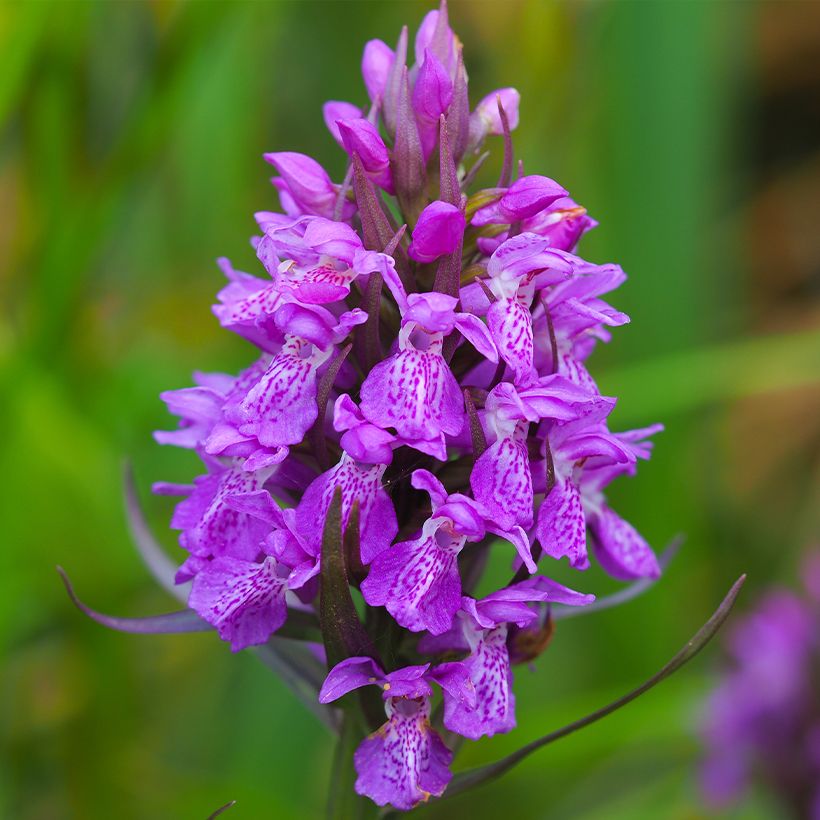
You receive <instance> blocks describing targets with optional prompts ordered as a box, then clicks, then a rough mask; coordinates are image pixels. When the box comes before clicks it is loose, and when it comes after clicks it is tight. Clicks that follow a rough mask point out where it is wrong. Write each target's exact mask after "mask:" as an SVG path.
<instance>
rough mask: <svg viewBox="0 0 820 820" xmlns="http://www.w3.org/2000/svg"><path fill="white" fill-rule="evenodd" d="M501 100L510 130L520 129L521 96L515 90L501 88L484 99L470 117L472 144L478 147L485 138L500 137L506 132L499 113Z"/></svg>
mask: <svg viewBox="0 0 820 820" xmlns="http://www.w3.org/2000/svg"><path fill="white" fill-rule="evenodd" d="M499 100H500V101H501V105H502V107H503V108H504V113H505V114H506V115H507V121H508V122H509V125H510V130H511V131H514V130H515V129H516V128H517V127H518V106H519V103H520V102H521V95H520V94H519V93H518V91H516V90H515V89H514V88H499V89H498V90H496V91H491V92H490V93H489V94H488V95H487V96H486V97H484V99H483V100H481V102H480V103H479V104H478V105H477V106H476V107H475V111H473V113H472V115H471V116H470V142H471V144H473V145H478V144H479V143H480V142H481V141H482V140H483V139H484V137H485V136H490V135H492V136H500V135H501V134H502V133H503V132H504V129H503V126H502V125H501V115H500V114H499V112H498V102H499Z"/></svg>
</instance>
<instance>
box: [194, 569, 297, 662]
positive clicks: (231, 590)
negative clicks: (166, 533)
mask: <svg viewBox="0 0 820 820" xmlns="http://www.w3.org/2000/svg"><path fill="white" fill-rule="evenodd" d="M289 574H290V570H289V568H287V567H282V565H281V564H279V563H278V562H277V561H276V560H275V559H274V558H272V557H270V556H266V557H265V558H264V559H263V560H262V561H261V562H257V561H248V560H244V559H242V558H233V557H231V556H228V555H223V556H220V557H219V558H214V559H213V560H212V561H209V562H208V563H207V564H205V566H204V567H203V568H202V569H201V570H200V571H199V572H198V573H197V574H196V576H195V577H194V579H193V583H192V585H191V593H190V595H189V597H188V606H189V607H190V608H191V609H193V610H194V612H196V613H197V614H198V615H199V616H200V617H201V618H203V620H205V621H207V622H208V623H209V624H212V625H213V626H215V627H216V630H217V632H218V633H219V637H220V638H222V640H223V641H228V642H229V643H230V645H231V651H232V652H238V651H239V650H241V649H245V648H246V647H248V646H256V645H258V644H263V643H266V642H267V640H268V639H269V638H270V636H271V635H272V634H273V633H274V632H276V631H277V630H278V629H279V628H280V627H281V626H282V624H283V623H284V622H285V620H286V618H287V603H286V602H285V594H286V592H287V589H288V583H287V577H288V575H289Z"/></svg>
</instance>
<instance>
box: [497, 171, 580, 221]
mask: <svg viewBox="0 0 820 820" xmlns="http://www.w3.org/2000/svg"><path fill="white" fill-rule="evenodd" d="M566 195H567V191H566V190H565V189H564V188H562V187H561V186H560V185H559V184H558V183H557V182H556V181H555V180H553V179H550V178H549V177H543V176H538V175H532V176H526V177H521V179H519V180H516V181H515V182H514V183H513V184H512V185H511V186H510V188H509V190H508V191H507V193H506V194H504V196H503V197H501V202H500V207H501V211H502V213H503V214H504V215H505V216H506V217H507V218H508V219H509V220H510V221H514V220H520V219H526V218H527V217H530V216H534V215H535V214H537V213H538V212H539V211H541V210H543V209H544V208H546V207H547V206H548V205H550V204H551V203H553V202H555V200H556V199H560V198H561V197H564V196H566Z"/></svg>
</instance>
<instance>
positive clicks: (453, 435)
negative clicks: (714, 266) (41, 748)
mask: <svg viewBox="0 0 820 820" xmlns="http://www.w3.org/2000/svg"><path fill="white" fill-rule="evenodd" d="M408 50H409V51H410V55H409V59H408ZM361 65H362V76H363V80H364V88H365V89H366V92H367V96H368V97H369V100H370V105H369V106H368V107H367V108H362V107H359V106H357V105H354V104H353V103H349V102H342V101H338V100H334V101H330V102H328V103H326V104H325V106H324V107H323V110H322V118H323V119H324V122H325V124H326V126H327V128H328V130H329V132H330V134H331V136H332V137H333V139H334V140H335V142H336V143H337V144H338V146H339V148H340V150H341V151H342V152H343V154H342V155H341V156H340V157H339V159H340V163H341V162H345V163H346V164H347V168H348V170H347V173H346V175H345V177H344V181H343V182H342V183H341V184H336V183H334V182H333V181H332V179H331V178H330V176H329V175H328V173H327V172H326V171H325V170H324V168H323V167H322V166H321V165H320V164H319V163H318V162H316V161H315V160H314V159H312V158H311V157H309V156H306V155H305V154H302V153H297V152H275V153H269V154H265V157H264V158H265V160H266V161H267V162H269V163H270V164H271V165H273V166H274V167H275V168H276V172H277V176H276V177H275V178H274V180H273V184H274V186H275V187H276V190H277V191H278V194H279V200H280V205H281V207H280V209H279V211H267V210H263V211H259V212H257V213H256V214H255V218H256V222H257V224H258V235H257V236H255V237H253V238H252V239H251V244H252V247H253V248H254V250H255V253H256V257H257V260H258V262H259V264H260V265H261V268H262V271H261V272H260V274H259V275H258V276H257V275H254V274H252V273H246V272H244V271H240V270H236V269H235V268H234V267H233V266H232V265H231V263H230V262H228V261H227V260H226V259H220V260H219V266H220V267H221V269H222V271H223V273H224V275H225V277H226V279H227V282H226V283H225V285H224V287H222V289H221V290H220V291H219V293H218V296H217V304H216V305H214V307H213V312H214V314H215V316H216V318H217V319H218V321H219V323H220V325H221V326H222V327H224V328H225V329H226V330H229V331H231V333H234V334H236V335H238V336H239V337H241V338H242V339H243V340H245V341H247V342H249V343H250V346H249V355H248V359H247V365H246V366H245V367H244V368H243V369H242V370H240V372H239V373H238V374H237V375H228V374H222V373H197V374H195V376H194V385H193V386H192V387H185V388H182V389H179V390H172V391H167V392H165V393H163V394H162V399H163V401H165V403H166V405H167V407H168V410H169V411H170V412H171V413H172V414H173V415H174V416H176V417H177V418H178V420H179V423H178V426H177V429H175V430H171V431H160V432H157V433H156V434H155V437H156V440H157V441H158V442H159V443H161V444H169V445H173V446H178V447H182V448H185V449H188V450H191V451H192V452H193V453H195V454H196V455H197V456H198V457H199V458H200V459H201V460H202V462H203V463H204V465H205V471H206V472H205V474H204V475H200V476H199V477H197V478H195V479H194V480H193V482H192V483H191V484H186V485H172V484H162V483H160V484H157V485H155V489H156V491H157V492H160V493H167V494H174V495H180V496H183V499H182V500H181V501H180V502H179V503H178V505H177V507H176V510H175V512H174V516H173V519H172V522H171V525H172V527H174V528H175V529H177V530H179V531H180V536H179V543H180V546H181V547H182V548H183V550H184V561H183V563H182V564H181V566H179V568H178V569H177V570H176V573H175V566H174V565H172V566H171V567H170V568H168V567H167V564H168V562H169V559H168V557H167V556H165V554H164V553H163V552H162V549H161V548H160V547H159V546H158V545H156V544H153V543H151V541H150V538H149V537H148V536H147V530H146V528H145V525H144V523H142V522H140V523H139V527H138V529H139V533H140V544H141V546H142V549H143V552H144V553H145V554H147V555H149V556H150V559H149V564H150V565H151V567H152V569H153V571H155V572H156V573H157V575H158V576H159V577H161V578H162V580H163V583H164V584H165V585H166V586H167V587H168V588H170V589H172V590H174V592H175V594H178V596H179V598H180V599H181V600H187V604H188V609H187V610H185V611H184V612H182V613H171V614H169V615H163V616H158V617H157V618H154V619H147V620H148V621H150V622H149V623H142V620H140V619H137V620H140V623H139V624H134V623H132V621H133V620H134V619H130V620H129V619H118V618H114V617H109V616H103V615H101V614H100V613H93V610H90V609H87V611H88V612H91V613H93V617H96V618H97V619H98V620H100V621H101V622H103V623H108V624H109V625H115V626H116V625H118V624H119V625H120V626H121V625H122V624H123V623H125V622H126V621H128V623H127V624H126V627H127V628H128V629H129V630H130V631H152V632H158V631H162V630H167V629H169V628H170V629H172V630H173V631H177V632H178V631H182V630H183V629H186V628H187V629H195V630H197V631H205V630H215V631H216V633H217V634H218V635H219V636H220V637H221V638H222V639H223V640H225V641H226V642H228V643H229V644H230V647H231V649H232V650H234V651H238V650H241V649H243V648H245V647H258V650H257V651H258V653H259V654H260V655H261V656H262V657H267V658H268V659H273V660H272V663H274V665H275V666H276V668H277V669H280V670H284V673H285V677H286V679H287V680H288V681H289V682H290V683H291V684H292V686H293V688H294V690H295V691H296V692H297V694H298V695H299V696H300V697H302V698H303V700H305V702H306V703H307V704H308V705H309V706H310V707H311V708H312V709H314V710H315V711H317V712H318V714H319V715H320V716H322V717H323V719H324V720H326V722H328V723H329V724H330V725H331V727H332V728H334V729H337V728H339V723H340V722H341V723H342V728H343V731H342V736H343V737H344V738H345V742H347V740H348V739H349V738H350V737H351V732H356V731H361V733H362V735H363V734H364V729H363V728H362V727H363V726H364V725H365V724H369V725H370V728H371V729H372V728H374V727H375V726H377V725H378V723H379V721H380V720H381V717H380V714H379V715H374V714H373V708H372V706H373V704H372V699H369V698H368V697H367V693H360V694H361V695H362V697H361V698H359V699H357V700H356V701H355V703H353V702H351V705H350V708H349V709H348V708H345V709H344V710H330V709H325V708H324V707H323V706H322V707H320V706H319V704H317V703H316V700H317V698H316V694H318V695H319V698H318V699H319V701H320V702H321V704H326V703H330V702H331V701H334V700H336V699H337V698H339V697H341V696H343V695H344V694H346V693H348V692H350V691H352V690H353V689H358V688H359V687H362V686H365V685H367V684H374V685H378V686H379V687H380V688H381V692H382V697H383V700H384V708H385V711H386V714H387V722H386V723H384V725H383V726H381V728H379V729H378V730H377V731H376V732H374V733H373V734H371V735H370V736H369V737H366V738H365V739H364V740H363V742H362V743H361V745H360V746H359V748H358V751H357V752H356V753H355V761H354V762H355V768H356V771H357V780H356V784H355V788H356V791H358V793H359V794H361V795H365V796H367V797H369V798H370V799H372V800H373V801H375V802H376V803H378V804H379V805H387V804H390V805H392V806H394V807H395V808H397V809H401V810H408V809H411V808H413V807H414V806H416V805H417V804H418V803H420V802H422V801H424V800H427V799H428V798H429V797H432V796H439V795H441V794H443V792H444V790H445V788H446V787H447V785H448V783H449V782H450V780H451V774H450V770H449V766H450V762H451V760H452V757H453V754H452V752H451V751H450V750H449V749H448V748H447V746H446V745H445V744H444V741H443V740H442V737H441V736H440V735H439V734H438V731H437V730H441V729H442V727H444V728H446V729H447V730H449V732H451V733H454V734H456V735H460V736H462V737H467V738H471V739H475V738H478V737H482V736H485V735H492V734H495V733H498V732H506V731H508V730H509V729H511V728H512V727H513V726H514V725H515V698H514V694H513V690H512V683H513V679H512V673H511V664H512V663H515V662H516V661H519V660H524V659H526V660H532V659H533V658H534V657H536V656H537V655H538V654H540V652H541V651H543V649H544V648H545V646H546V643H547V642H548V639H549V635H550V629H551V624H552V616H551V615H550V614H549V613H550V610H549V606H550V605H551V604H553V603H556V604H564V605H569V606H583V605H585V604H588V603H590V601H592V600H593V596H592V595H585V594H582V593H580V592H575V591H573V590H571V589H569V588H567V587H564V586H561V585H560V584H557V583H555V582H554V581H551V580H549V579H548V578H546V577H542V576H537V577H528V576H534V573H535V572H536V570H537V562H538V561H540V562H541V564H542V566H543V565H544V564H546V563H548V562H549V561H551V560H557V559H561V558H567V559H568V561H569V564H570V565H571V567H573V568H575V569H579V570H580V569H584V568H586V567H587V566H588V565H589V553H590V552H592V553H593V554H594V555H595V557H596V558H597V560H598V562H599V563H600V564H601V565H602V566H603V568H604V569H605V570H606V571H607V572H608V573H609V574H610V575H612V576H614V577H615V578H618V579H622V580H632V579H649V578H654V577H655V576H657V574H658V572H659V567H658V563H657V561H656V559H655V556H654V554H653V552H652V550H651V549H650V547H649V545H648V544H647V543H646V541H645V540H644V539H643V538H642V537H641V536H640V535H639V534H638V532H637V530H635V529H634V528H633V527H632V525H631V524H629V523H627V522H626V521H624V520H623V519H621V518H620V517H619V516H618V515H617V513H615V512H614V511H613V510H612V508H611V507H610V506H609V504H608V503H607V500H606V497H605V491H606V490H607V488H608V486H609V484H610V483H611V482H612V481H613V480H614V479H616V478H617V477H619V476H622V475H630V474H632V473H633V472H634V471H635V469H636V465H637V463H638V461H639V460H643V459H646V458H648V457H649V455H650V451H651V442H650V441H649V440H648V438H649V436H651V435H652V434H653V433H654V432H656V431H657V430H659V429H660V427H659V426H657V425H656V426H653V427H646V428H643V429H639V430H633V431H629V432H626V433H619V434H614V433H611V432H610V431H609V429H608V427H607V424H606V421H607V417H608V414H609V412H610V411H611V409H612V407H613V406H614V403H615V399H610V398H607V397H603V396H601V395H600V391H599V390H598V387H597V385H596V383H595V381H594V379H593V377H592V376H591V375H590V372H589V371H588V369H587V366H588V362H589V360H590V356H591V354H592V352H593V351H594V349H595V347H596V345H597V343H598V342H599V341H608V339H609V338H610V334H611V333H612V331H613V330H614V328H617V327H619V326H620V325H623V324H625V323H626V322H627V321H629V320H628V317H627V316H626V315H625V314H624V313H621V312H620V311H618V310H617V309H615V308H614V307H612V306H611V305H610V304H608V303H607V302H606V301H604V299H603V297H604V296H605V295H606V294H608V293H609V292H610V291H612V290H614V289H615V288H617V287H618V286H619V285H620V284H621V283H622V282H623V280H624V279H625V274H624V272H623V271H622V270H621V268H620V267H618V266H617V265H613V264H607V265H596V264H592V263H590V262H587V261H585V260H584V259H582V258H581V257H579V256H577V255H575V251H576V245H577V244H578V242H579V240H580V239H581V237H582V236H583V234H584V233H585V232H586V231H588V230H589V229H590V228H592V227H594V225H595V223H594V221H593V220H592V219H590V218H589V217H588V216H587V214H586V210H585V209H584V208H583V207H582V206H580V205H578V204H577V203H576V202H575V201H574V200H573V199H571V198H570V196H569V194H568V192H567V191H566V190H565V189H564V188H563V187H562V186H561V185H560V184H559V183H557V182H555V181H554V180H553V179H551V178H550V177H548V176H543V175H540V174H528V175H523V172H522V171H520V170H519V173H518V175H517V178H515V179H514V165H515V163H514V161H513V148H512V136H511V131H512V130H513V129H515V128H516V127H517V125H518V122H519V106H520V98H519V94H518V92H517V91H516V90H515V89H513V88H509V87H506V88H501V89H499V90H498V91H494V92H492V93H490V94H487V95H486V96H484V97H483V99H481V101H480V102H479V103H478V105H476V106H475V107H474V108H471V105H470V88H469V82H468V74H467V70H466V68H465V65H464V50H463V49H462V46H461V43H460V41H459V40H458V38H457V37H456V36H455V34H454V33H453V31H452V29H451V27H450V24H449V19H448V14H447V8H446V5H445V4H444V3H443V4H442V6H441V7H440V8H439V9H438V10H437V11H431V12H430V13H429V14H427V15H426V16H425V17H424V20H423V21H422V23H421V25H420V26H419V29H418V31H417V32H416V34H415V38H412V37H411V35H410V33H409V32H408V30H407V29H406V28H405V29H403V30H402V32H401V34H400V35H399V37H398V39H397V41H396V42H395V47H391V46H388V45H387V44H386V43H384V42H382V41H381V40H371V41H370V42H369V43H367V45H366V46H365V49H364V53H363V56H362V64H361ZM471 112H472V113H471ZM318 124H320V120H319V117H318V116H317V125H318ZM493 135H498V136H501V137H502V139H501V140H499V141H498V142H499V143H500V144H499V146H498V147H499V148H500V149H501V150H502V151H503V156H502V157H501V161H500V163H499V165H500V167H501V172H500V177H499V181H498V184H497V186H496V187H493V188H483V189H481V190H475V189H474V186H473V180H474V179H475V178H476V175H477V173H478V171H479V168H480V164H481V163H482V162H483V158H479V157H478V156H477V152H478V151H479V150H480V147H481V146H482V145H483V144H484V142H485V140H486V139H487V138H488V137H490V136H493ZM488 145H491V143H488ZM427 497H429V506H428V502H427ZM132 506H133V505H132ZM135 529H137V527H135ZM587 531H589V533H590V545H589V547H588V546H587ZM503 542H506V543H508V544H512V546H513V548H514V550H515V554H514V557H513V563H514V572H515V574H514V576H513V578H512V580H511V581H510V582H509V583H508V584H507V585H506V586H505V587H503V588H501V589H498V590H496V591H495V592H493V593H492V594H490V595H488V596H486V597H484V598H477V597H476V593H475V590H476V589H478V588H480V587H479V585H480V584H482V583H484V581H483V579H482V573H483V570H484V566H485V563H486V559H487V558H488V555H489V554H490V552H491V551H493V550H497V549H509V548H508V547H507V546H506V544H504V543H503ZM146 543H147V544H148V546H147V547H146V546H145V545H146ZM531 543H534V544H536V553H537V554H534V553H533V549H532V548H531ZM547 574H549V573H547ZM174 581H176V583H177V586H174ZM647 585H648V582H647V581H646V580H642V581H640V582H637V583H636V584H634V585H633V586H632V587H631V588H635V587H636V586H640V587H641V588H643V587H644V586H647ZM359 593H361V597H362V598H363V599H364V605H363V606H362V602H361V601H359V602H358V605H357V604H356V602H355V601H354V598H355V597H356V596H357V595H358V594H359ZM614 597H617V594H616V596H614ZM557 613H559V614H560V610H557ZM556 618H557V615H556ZM117 628H119V626H118V627H117ZM284 638H287V639H289V640H287V642H285V641H284ZM320 640H321V644H319V641H320ZM453 651H455V652H459V653H463V660H461V661H458V662H447V663H438V664H434V665H429V664H427V665H425V664H422V663H420V662H421V661H422V660H423V657H422V655H423V654H425V653H428V652H429V653H432V654H438V653H447V652H453ZM380 653H381V655H382V657H384V658H389V659H390V661H391V663H394V662H395V661H394V659H397V661H398V664H397V665H400V666H401V667H402V668H399V669H396V670H395V671H391V672H389V673H386V672H385V671H383V667H384V664H383V663H382V662H381V661H380V660H379V656H380ZM325 663H327V665H328V667H329V668H330V673H329V674H328V675H327V678H326V679H325V680H324V684H322V683H321V681H322V679H323V677H324V671H323V666H324V664H325ZM433 683H435V684H436V685H437V686H438V687H439V688H440V689H441V691H442V692H443V709H438V708H435V709H434V708H432V706H433V704H432V696H433V691H434V690H433V686H432V684H433ZM306 693H307V696H306ZM370 694H372V693H370ZM348 701H349V702H350V701H351V699H348ZM376 705H377V706H378V704H376ZM376 711H377V712H378V711H380V710H378V709H377V710H376ZM342 757H343V756H342ZM339 759H340V764H339V765H340V766H341V765H342V764H343V763H344V760H342V758H341V757H340V758H339ZM340 772H341V769H340ZM340 776H341V775H340ZM471 777H472V775H471ZM340 782H341V781H340ZM459 782H463V781H461V780H459ZM349 787H352V783H351V784H349ZM340 788H342V786H340Z"/></svg>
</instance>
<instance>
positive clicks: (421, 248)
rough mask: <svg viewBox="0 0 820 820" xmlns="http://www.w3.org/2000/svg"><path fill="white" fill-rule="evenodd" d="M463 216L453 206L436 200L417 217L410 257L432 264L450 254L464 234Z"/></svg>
mask: <svg viewBox="0 0 820 820" xmlns="http://www.w3.org/2000/svg"><path fill="white" fill-rule="evenodd" d="M464 226H465V219H464V214H463V213H462V212H461V210H460V209H459V208H457V207H456V206H455V205H450V204H449V203H447V202H441V201H440V200H436V201H435V202H431V203H430V204H429V205H428V206H427V207H426V208H425V209H424V210H423V211H422V212H421V215H420V216H419V220H418V222H417V223H416V227H415V228H414V229H413V241H412V242H411V243H410V250H409V253H410V256H411V257H412V258H413V259H415V260H416V261H417V262H432V261H433V260H434V259H438V257H439V256H444V255H445V254H448V253H452V252H453V251H454V250H455V248H456V246H457V245H458V242H459V240H460V239H461V235H462V234H463V233H464Z"/></svg>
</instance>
